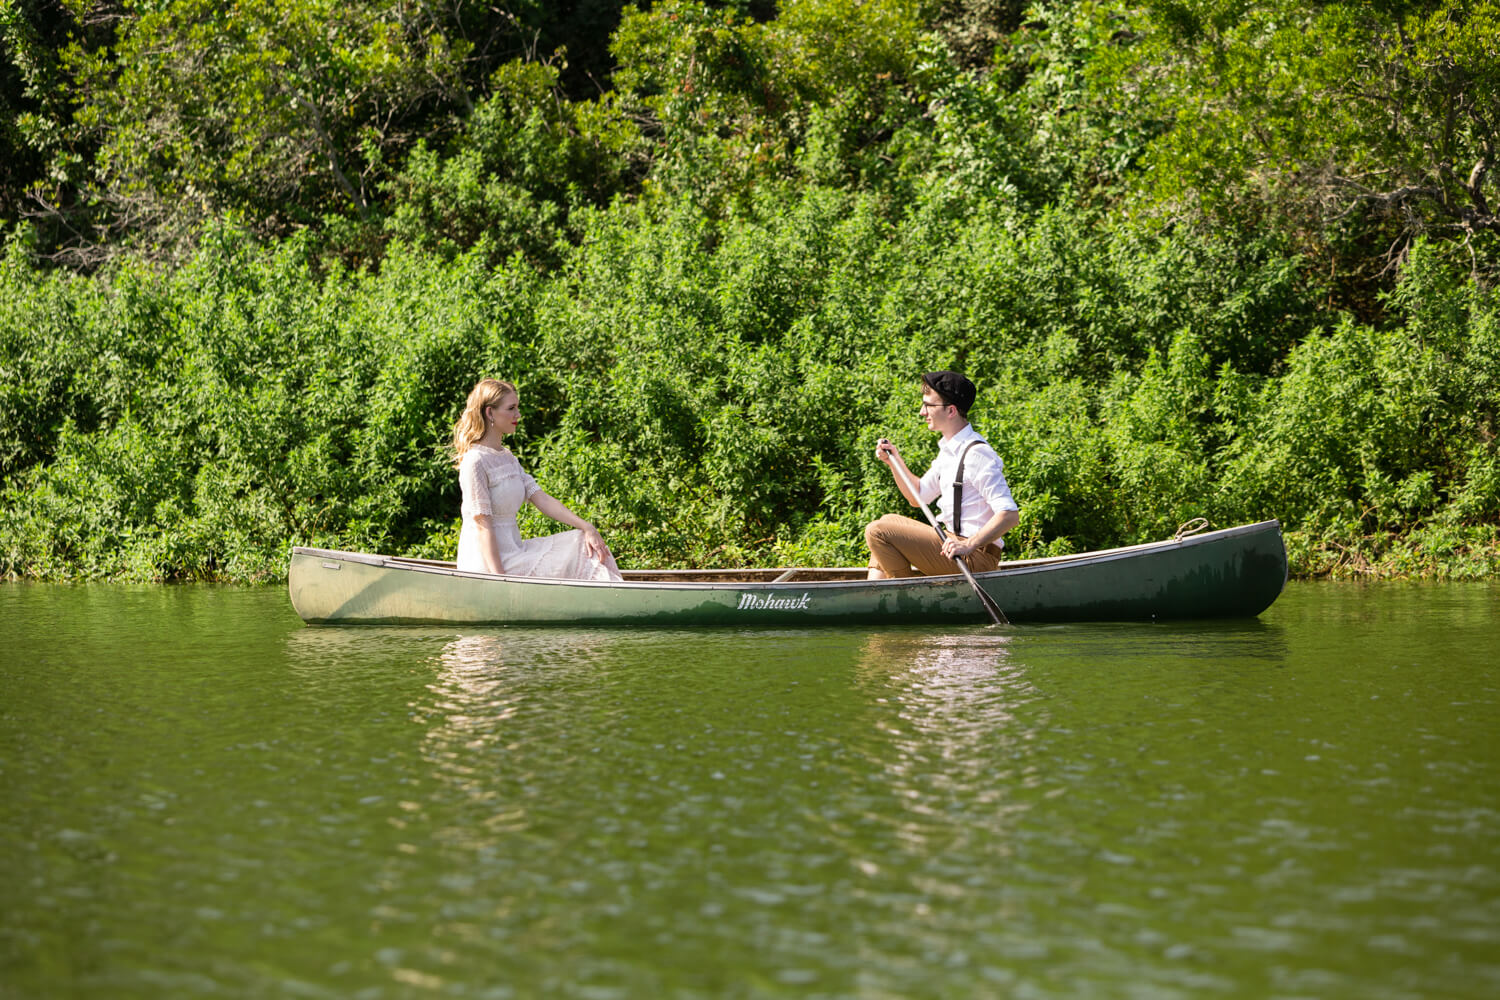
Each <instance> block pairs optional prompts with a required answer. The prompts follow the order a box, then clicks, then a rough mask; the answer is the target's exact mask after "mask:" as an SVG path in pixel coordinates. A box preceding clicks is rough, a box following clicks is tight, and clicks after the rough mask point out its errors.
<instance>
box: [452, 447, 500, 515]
mask: <svg viewBox="0 0 1500 1000" xmlns="http://www.w3.org/2000/svg"><path fill="white" fill-rule="evenodd" d="M458 486H459V489H461V490H462V491H463V496H464V500H463V508H462V512H463V516H464V517H465V518H469V517H473V516H474V515H476V514H493V513H494V512H495V511H494V508H493V507H492V506H491V505H490V477H489V476H488V475H486V474H485V471H484V466H483V465H481V464H480V462H479V454H478V453H477V452H475V451H472V450H471V451H469V452H467V453H465V455H464V457H463V461H462V462H460V463H459V466H458Z"/></svg>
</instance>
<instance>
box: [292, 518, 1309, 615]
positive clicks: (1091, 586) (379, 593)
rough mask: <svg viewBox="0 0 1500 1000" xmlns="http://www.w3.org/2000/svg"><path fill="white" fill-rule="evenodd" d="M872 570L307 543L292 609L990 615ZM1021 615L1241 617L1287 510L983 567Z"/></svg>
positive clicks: (1006, 606) (1268, 588) (936, 581)
mask: <svg viewBox="0 0 1500 1000" xmlns="http://www.w3.org/2000/svg"><path fill="white" fill-rule="evenodd" d="M864 575H865V571H864V569H863V568H836V569H770V570H755V569H747V570H657V571H650V570H627V571H625V573H624V576H625V582H624V583H594V582H586V581H581V580H543V579H535V578H530V577H507V576H493V575H490V574H487V573H466V572H461V571H459V570H458V569H457V568H456V567H455V566H454V564H453V563H443V562H434V561H431V560H424V559H403V558H400V557H397V556H378V555H366V554H364V553H358V552H335V551H330V550H327V549H309V548H300V547H299V548H295V549H293V550H292V564H291V571H290V574H289V579H288V589H289V590H290V591H291V598H292V606H293V607H295V608H296V609H297V614H299V615H301V616H302V619H303V620H304V621H306V622H309V623H311V624H319V625H324V624H326V625H376V624H381V625H391V624H411V625H417V624H422V625H434V624H442V625H630V626H640V625H646V626H667V627H673V628H677V627H696V626H724V625H751V626H766V625H791V626H807V625H845V624H898V623H919V624H920V623H935V622H962V623H982V622H988V621H989V619H988V617H987V616H986V614H985V611H984V608H983V607H982V606H981V605H980V603H979V598H978V597H977V596H976V595H975V593H974V592H973V590H972V589H970V587H969V585H968V583H966V582H965V580H964V578H963V577H962V576H959V575H957V574H954V575H952V576H927V577H914V578H909V579H905V580H866V579H864ZM975 578H976V579H977V580H978V581H979V584H980V586H982V587H984V589H985V590H986V591H987V592H988V593H989V594H990V596H991V597H993V598H994V599H995V600H996V602H998V603H999V605H1000V607H1001V609H1002V610H1004V612H1005V614H1006V616H1007V617H1008V618H1009V619H1010V620H1011V621H1012V622H1079V621H1152V620H1167V619H1174V618H1242V617H1251V616H1254V615H1258V614H1260V612H1262V611H1264V610H1265V609H1266V608H1268V607H1270V605H1271V602H1272V601H1274V600H1276V597H1277V595H1279V594H1280V593H1281V589H1282V587H1283V586H1284V585H1285V584H1286V548H1285V546H1284V545H1283V543H1282V540H1281V526H1280V524H1278V523H1277V522H1276V521H1263V522H1261V523H1260V524H1247V525H1243V526H1241V527H1237V528H1226V529H1224V530H1222V531H1212V532H1206V533H1203V534H1197V535H1188V536H1186V537H1179V538H1172V539H1168V540H1166V541H1161V542H1148V543H1147V544H1145V545H1132V546H1129V547H1126V548H1120V549H1107V550H1103V551H1099V552H1086V553H1082V554H1080V555H1072V556H1057V557H1054V558H1050V559H1021V560H1017V561H1015V562H1007V563H1003V564H1002V565H1001V568H1000V569H998V570H995V571H994V572H990V573H979V574H976V575H975Z"/></svg>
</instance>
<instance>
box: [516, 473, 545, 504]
mask: <svg viewBox="0 0 1500 1000" xmlns="http://www.w3.org/2000/svg"><path fill="white" fill-rule="evenodd" d="M521 482H522V483H524V484H525V486H526V499H527V500H530V499H531V498H532V497H533V496H535V495H536V494H538V493H540V492H542V488H541V487H540V486H538V485H537V483H536V480H535V479H532V478H531V473H529V472H522V473H521ZM523 502H524V501H523Z"/></svg>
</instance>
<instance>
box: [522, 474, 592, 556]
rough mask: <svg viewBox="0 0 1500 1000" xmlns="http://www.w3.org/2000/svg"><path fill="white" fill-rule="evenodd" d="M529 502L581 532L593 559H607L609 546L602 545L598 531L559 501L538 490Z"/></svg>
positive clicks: (555, 519)
mask: <svg viewBox="0 0 1500 1000" xmlns="http://www.w3.org/2000/svg"><path fill="white" fill-rule="evenodd" d="M531 502H532V503H533V504H535V505H536V509H537V510H539V511H541V512H542V513H543V514H546V515H547V516H548V517H550V518H552V520H554V521H560V522H562V523H563V524H566V525H567V526H568V527H570V528H577V529H578V530H579V531H581V532H583V542H584V545H586V546H587V547H588V550H589V554H590V555H592V556H593V557H594V558H595V559H600V560H604V559H607V558H608V557H609V546H608V545H605V544H604V539H603V538H601V537H600V536H599V529H597V528H595V527H594V526H593V525H592V524H590V523H589V522H587V521H585V520H584V519H583V518H581V517H579V516H578V515H577V514H575V513H573V512H572V511H571V510H569V509H568V508H567V507H565V506H564V505H563V502H562V501H561V500H558V499H557V498H555V497H553V496H551V495H549V494H547V493H543V492H541V491H540V490H538V491H537V492H535V493H533V494H531Z"/></svg>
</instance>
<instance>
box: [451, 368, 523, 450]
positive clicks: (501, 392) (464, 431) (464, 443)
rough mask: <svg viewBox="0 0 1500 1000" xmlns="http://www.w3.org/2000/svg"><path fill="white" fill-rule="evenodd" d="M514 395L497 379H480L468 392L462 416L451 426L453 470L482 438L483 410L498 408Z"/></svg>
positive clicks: (514, 392) (506, 385)
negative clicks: (491, 407) (508, 397)
mask: <svg viewBox="0 0 1500 1000" xmlns="http://www.w3.org/2000/svg"><path fill="white" fill-rule="evenodd" d="M514 395H519V394H518V393H517V392H516V387H515V386H513V385H511V384H510V383H509V382H502V381H500V380H499V379H497V378H482V379H480V380H479V381H478V382H477V383H475V385H474V388H472V389H470V390H469V400H468V402H466V403H465V404H464V412H463V415H462V416H461V417H459V418H458V423H456V424H454V425H453V467H454V468H457V467H458V465H459V463H461V462H462V461H463V459H464V452H466V451H468V450H469V449H470V448H472V447H473V446H474V442H476V441H478V440H479V439H480V438H482V437H484V408H485V407H486V406H499V405H500V404H501V403H502V402H503V401H504V400H505V397H506V396H514Z"/></svg>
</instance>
